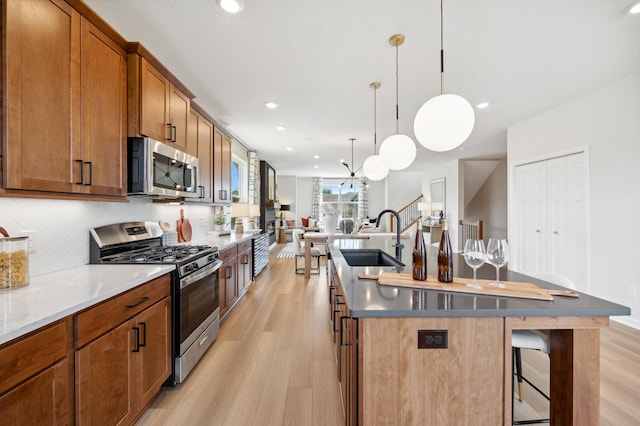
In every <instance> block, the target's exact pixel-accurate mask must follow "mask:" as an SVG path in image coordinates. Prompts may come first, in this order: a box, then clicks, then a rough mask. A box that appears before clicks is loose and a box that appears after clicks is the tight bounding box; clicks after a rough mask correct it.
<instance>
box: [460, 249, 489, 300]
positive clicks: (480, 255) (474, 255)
mask: <svg viewBox="0 0 640 426" xmlns="http://www.w3.org/2000/svg"><path fill="white" fill-rule="evenodd" d="M485 258H486V255H485V250H484V241H482V240H474V239H468V240H467V241H466V242H465V244H464V261H465V262H467V265H469V266H471V267H472V268H473V282H472V283H468V284H466V286H467V287H469V288H482V286H481V285H480V284H478V281H476V269H478V268H479V267H480V266H482V264H483V263H484V261H485Z"/></svg>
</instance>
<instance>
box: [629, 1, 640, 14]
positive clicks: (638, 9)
mask: <svg viewBox="0 0 640 426" xmlns="http://www.w3.org/2000/svg"><path fill="white" fill-rule="evenodd" d="M629 13H632V14H637V13H640V2H637V3H636V4H634V5H633V6H631V8H630V9H629Z"/></svg>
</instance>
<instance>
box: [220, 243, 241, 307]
mask: <svg viewBox="0 0 640 426" xmlns="http://www.w3.org/2000/svg"><path fill="white" fill-rule="evenodd" d="M219 254H220V260H221V261H222V266H221V267H220V269H219V271H218V286H219V287H218V291H219V292H220V293H219V296H220V297H219V299H220V318H223V317H224V316H225V314H226V313H227V312H229V311H230V310H231V308H233V304H234V303H236V300H238V279H237V273H238V271H237V270H238V246H237V245H234V246H232V247H229V248H226V249H224V250H220V253H219Z"/></svg>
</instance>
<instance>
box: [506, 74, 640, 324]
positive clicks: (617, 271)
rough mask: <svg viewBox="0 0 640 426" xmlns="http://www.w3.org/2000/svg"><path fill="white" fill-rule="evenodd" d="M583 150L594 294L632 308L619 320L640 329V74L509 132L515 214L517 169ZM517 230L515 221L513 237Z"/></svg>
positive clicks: (548, 112)
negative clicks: (639, 267)
mask: <svg viewBox="0 0 640 426" xmlns="http://www.w3.org/2000/svg"><path fill="white" fill-rule="evenodd" d="M582 147H585V148H586V149H587V152H588V156H589V180H590V182H589V190H588V191H589V194H588V195H589V212H588V216H589V221H590V227H589V230H588V235H587V241H589V243H588V246H589V252H590V261H589V262H588V263H589V265H590V266H589V268H590V269H589V275H590V277H591V279H590V282H591V293H592V294H593V295H595V296H598V297H601V298H604V299H608V300H611V301H614V302H617V303H620V304H623V305H626V306H629V307H631V317H620V318H618V319H619V320H620V321H621V322H625V323H627V324H629V325H632V326H634V327H636V328H640V300H639V299H638V296H640V283H638V280H637V279H635V278H634V277H635V271H634V270H633V266H635V265H636V263H635V262H636V261H637V257H638V253H639V249H638V248H637V247H636V246H635V244H634V243H635V242H636V241H640V227H639V226H638V225H637V216H638V212H640V191H639V190H638V188H637V185H638V183H639V182H640V73H635V74H632V75H631V76H629V77H627V78H625V79H622V80H620V81H618V82H615V83H613V84H610V85H608V86H606V87H603V88H601V89H600V90H597V91H595V92H593V93H589V94H587V95H584V96H582V97H580V98H578V99H576V100H574V101H572V102H569V103H567V104H564V105H562V106H560V107H558V108H555V109H553V110H550V111H547V112H545V113H543V114H540V115H538V116H536V117H533V118H531V119H529V120H526V121H524V122H522V123H519V124H517V125H515V126H512V127H511V128H509V129H508V143H507V149H508V157H507V158H508V168H509V194H510V198H509V212H513V211H514V199H513V197H511V194H513V192H512V189H513V188H512V184H513V180H512V178H511V177H512V173H513V171H514V167H515V165H516V164H522V163H523V162H530V161H536V160H541V159H544V158H546V157H549V156H553V155H556V154H565V153H568V152H571V151H575V150H576V149H579V148H582ZM510 217H511V219H510V221H512V220H513V215H510ZM514 229H515V228H514V226H513V224H512V223H510V225H509V230H510V233H511V232H512V230H514Z"/></svg>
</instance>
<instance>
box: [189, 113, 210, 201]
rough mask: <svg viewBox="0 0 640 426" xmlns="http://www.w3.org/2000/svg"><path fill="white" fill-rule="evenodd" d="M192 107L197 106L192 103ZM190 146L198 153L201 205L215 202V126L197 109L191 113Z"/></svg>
mask: <svg viewBox="0 0 640 426" xmlns="http://www.w3.org/2000/svg"><path fill="white" fill-rule="evenodd" d="M192 106H195V104H193V103H192ZM187 136H188V140H189V145H191V146H193V145H195V147H196V151H197V153H198V198H196V199H190V200H189V201H196V202H201V203H211V202H213V124H212V123H211V121H209V120H208V119H207V118H206V117H205V116H204V115H203V114H201V113H199V112H198V111H196V110H195V109H193V108H192V109H191V111H190V113H189V131H188V133H187Z"/></svg>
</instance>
